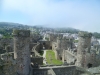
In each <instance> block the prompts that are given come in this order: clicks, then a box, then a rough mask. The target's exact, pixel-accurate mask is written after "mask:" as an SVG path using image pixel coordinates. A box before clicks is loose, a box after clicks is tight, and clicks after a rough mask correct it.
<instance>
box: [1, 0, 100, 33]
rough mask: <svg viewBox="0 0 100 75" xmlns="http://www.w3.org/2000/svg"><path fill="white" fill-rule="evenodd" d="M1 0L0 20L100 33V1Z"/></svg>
mask: <svg viewBox="0 0 100 75" xmlns="http://www.w3.org/2000/svg"><path fill="white" fill-rule="evenodd" d="M0 1H1V2H0V22H14V23H21V24H28V25H47V26H48V27H73V28H77V29H80V30H86V31H91V32H100V0H0Z"/></svg>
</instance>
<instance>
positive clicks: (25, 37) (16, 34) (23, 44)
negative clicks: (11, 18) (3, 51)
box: [13, 30, 30, 75]
mask: <svg viewBox="0 0 100 75" xmlns="http://www.w3.org/2000/svg"><path fill="white" fill-rule="evenodd" d="M13 39H14V58H15V60H16V62H17V63H16V65H17V73H18V74H19V75H28V74H29V72H30V51H29V43H30V31H29V30H13Z"/></svg>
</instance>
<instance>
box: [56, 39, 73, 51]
mask: <svg viewBox="0 0 100 75" xmlns="http://www.w3.org/2000/svg"><path fill="white" fill-rule="evenodd" d="M72 42H73V39H72V38H69V37H58V38H57V48H58V49H64V50H67V49H68V48H70V49H71V48H72Z"/></svg>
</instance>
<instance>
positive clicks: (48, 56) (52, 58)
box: [46, 50, 63, 65]
mask: <svg viewBox="0 0 100 75" xmlns="http://www.w3.org/2000/svg"><path fill="white" fill-rule="evenodd" d="M46 60H47V64H52V65H62V64H63V62H62V61H61V60H57V59H56V58H55V53H54V51H52V50H48V51H46Z"/></svg>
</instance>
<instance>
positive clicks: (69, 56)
mask: <svg viewBox="0 0 100 75" xmlns="http://www.w3.org/2000/svg"><path fill="white" fill-rule="evenodd" d="M63 54H64V57H63V62H67V64H70V65H75V61H76V56H75V54H74V53H73V52H72V51H69V50H64V52H63Z"/></svg>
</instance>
